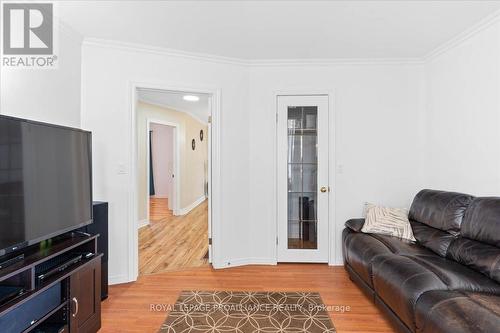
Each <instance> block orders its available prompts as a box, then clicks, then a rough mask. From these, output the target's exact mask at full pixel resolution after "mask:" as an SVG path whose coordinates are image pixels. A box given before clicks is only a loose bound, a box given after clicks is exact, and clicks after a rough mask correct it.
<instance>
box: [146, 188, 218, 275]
mask: <svg viewBox="0 0 500 333" xmlns="http://www.w3.org/2000/svg"><path fill="white" fill-rule="evenodd" d="M207 251H208V202H207V201H206V200H205V201H204V202H203V203H202V204H200V205H199V206H197V207H196V208H194V209H193V210H192V211H191V212H189V213H188V214H186V215H184V216H174V215H173V214H172V211H171V210H169V209H168V201H167V199H165V198H154V197H151V198H150V224H149V225H148V226H145V227H142V228H141V229H140V230H139V275H145V274H152V273H158V272H165V271H173V270H179V269H185V268H191V267H201V266H207V265H208V260H207V259H206V258H204V256H205V254H206V252H207Z"/></svg>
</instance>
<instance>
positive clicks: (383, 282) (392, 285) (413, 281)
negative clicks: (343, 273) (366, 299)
mask: <svg viewBox="0 0 500 333" xmlns="http://www.w3.org/2000/svg"><path fill="white" fill-rule="evenodd" d="M436 257H437V256H436ZM372 274H373V287H374V289H375V292H376V293H377V294H378V296H379V298H380V299H382V300H383V301H384V303H385V304H386V305H387V306H389V307H390V308H391V309H392V311H393V312H394V313H395V314H396V315H397V316H398V317H399V318H400V319H401V321H402V322H403V323H404V324H405V325H406V326H407V327H408V328H409V329H410V330H412V331H414V329H415V322H414V308H415V304H416V302H417V300H418V299H419V297H420V296H421V295H422V294H424V293H425V292H428V291H431V290H446V289H448V287H447V285H446V284H445V283H444V282H443V281H442V280H441V279H440V278H439V277H438V276H437V275H436V274H435V273H433V272H432V271H431V270H429V269H427V268H426V267H424V266H422V265H421V264H419V263H417V262H415V261H414V260H412V259H410V258H408V257H405V256H401V255H396V254H389V255H379V256H377V257H376V258H375V259H374V260H373V264H372Z"/></svg>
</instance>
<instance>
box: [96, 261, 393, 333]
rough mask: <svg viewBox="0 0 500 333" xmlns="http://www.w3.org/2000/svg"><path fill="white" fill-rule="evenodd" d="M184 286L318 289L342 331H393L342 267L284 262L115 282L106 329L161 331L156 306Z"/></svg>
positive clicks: (105, 309)
mask: <svg viewBox="0 0 500 333" xmlns="http://www.w3.org/2000/svg"><path fill="white" fill-rule="evenodd" d="M182 290H236V291H243V290H249V291H315V292H319V293H320V295H321V297H322V299H323V302H324V303H325V304H326V305H329V306H344V307H347V306H349V307H350V311H345V312H340V311H335V310H334V309H333V308H332V311H329V314H330V316H331V318H332V321H333V324H334V325H335V327H336V329H337V332H339V333H342V332H346V333H347V332H349V333H355V332H364V333H370V332H379V333H389V332H394V331H393V329H392V327H391V326H390V324H389V323H388V321H387V320H386V319H385V317H384V316H383V315H382V314H381V312H380V311H379V310H378V309H377V308H376V307H375V305H374V304H373V303H372V302H371V301H370V300H369V299H368V298H367V297H366V296H365V295H364V294H363V293H362V292H361V290H360V289H359V288H358V287H357V286H356V285H354V283H353V282H352V281H351V280H350V279H349V277H348V275H347V273H346V272H345V270H344V268H343V267H331V266H328V265H323V264H280V265H277V266H245V267H234V268H229V269H223V270H214V269H212V268H210V267H208V266H203V267H197V268H190V269H185V270H179V271H173V272H164V273H158V274H150V275H144V276H141V277H139V279H138V281H136V282H134V283H128V284H122V285H115V286H111V287H110V291H109V298H108V299H107V300H106V301H104V302H103V303H102V329H101V331H100V332H103V333H108V332H109V333H118V332H120V333H121V332H124V333H128V332H130V333H139V332H141V333H144V332H146V333H147V332H157V331H158V329H159V328H160V326H161V324H162V323H163V321H164V320H165V319H166V317H167V315H168V312H166V311H153V310H151V306H152V305H153V306H154V305H156V304H160V306H161V305H169V304H170V305H173V304H174V303H175V301H176V300H177V297H178V296H179V293H180V292H181V291H182Z"/></svg>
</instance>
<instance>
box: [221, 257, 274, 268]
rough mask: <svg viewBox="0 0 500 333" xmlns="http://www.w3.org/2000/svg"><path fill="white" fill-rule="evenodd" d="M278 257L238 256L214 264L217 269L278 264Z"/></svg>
mask: <svg viewBox="0 0 500 333" xmlns="http://www.w3.org/2000/svg"><path fill="white" fill-rule="evenodd" d="M277 264H278V262H277V261H276V258H238V259H229V261H228V260H226V261H225V262H223V263H222V264H218V265H215V264H214V265H213V266H214V268H215V269H221V268H231V267H238V266H246V265H277Z"/></svg>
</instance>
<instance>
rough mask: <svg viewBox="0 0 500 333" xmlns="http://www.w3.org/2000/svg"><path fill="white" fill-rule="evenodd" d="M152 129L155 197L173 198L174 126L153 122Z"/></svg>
mask: <svg viewBox="0 0 500 333" xmlns="http://www.w3.org/2000/svg"><path fill="white" fill-rule="evenodd" d="M150 130H151V131H152V133H151V141H152V147H151V150H152V156H153V175H154V184H155V197H157V198H168V199H169V205H170V201H171V200H172V198H171V194H172V175H173V173H174V168H173V166H174V165H173V159H174V155H173V153H174V152H173V147H174V146H173V140H174V138H173V131H174V129H173V127H171V126H166V125H161V124H155V123H152V124H151V127H150Z"/></svg>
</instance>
